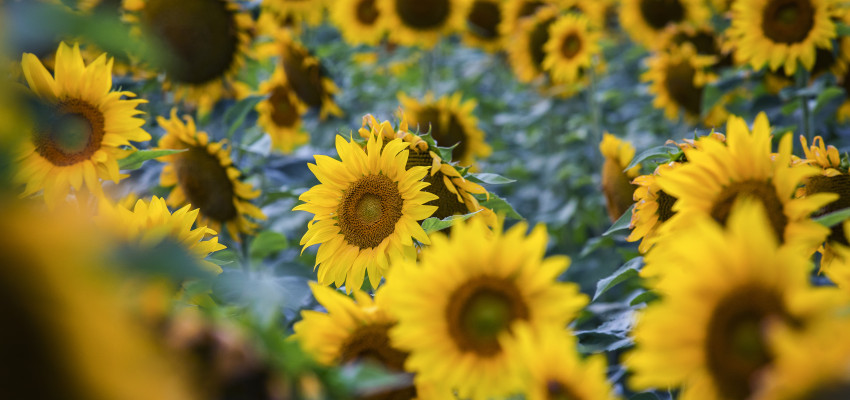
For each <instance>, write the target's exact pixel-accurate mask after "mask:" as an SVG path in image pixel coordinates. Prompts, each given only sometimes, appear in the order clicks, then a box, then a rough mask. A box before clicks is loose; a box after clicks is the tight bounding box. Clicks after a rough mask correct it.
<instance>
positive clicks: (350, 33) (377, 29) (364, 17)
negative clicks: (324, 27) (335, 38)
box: [331, 0, 387, 45]
mask: <svg viewBox="0 0 850 400" xmlns="http://www.w3.org/2000/svg"><path fill="white" fill-rule="evenodd" d="M331 20H333V22H334V24H335V25H336V26H337V28H338V29H339V31H340V33H342V37H343V38H344V39H345V40H346V41H347V42H349V43H351V44H353V45H357V44H361V43H362V44H368V45H375V44H377V43H378V42H380V41H381V39H383V37H384V35H385V34H386V32H387V28H386V18H385V17H384V16H383V15H382V14H381V12H380V10H378V0H343V1H338V2H336V4H334V8H333V9H332V10H331Z"/></svg>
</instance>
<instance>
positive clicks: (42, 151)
mask: <svg viewBox="0 0 850 400" xmlns="http://www.w3.org/2000/svg"><path fill="white" fill-rule="evenodd" d="M21 67H22V68H23V72H24V77H25V78H26V81H27V84H28V85H29V89H30V91H32V93H33V94H34V96H35V98H36V99H37V101H36V104H37V105H38V109H37V110H35V114H36V116H35V121H34V126H33V130H32V132H29V135H30V138H29V139H30V140H22V141H20V143H19V144H20V146H19V150H18V151H19V154H20V158H19V163H20V164H19V167H18V171H17V180H18V181H19V182H21V183H25V184H26V189H24V193H23V195H25V196H27V195H31V194H34V193H36V192H38V191H40V190H43V191H44V200H45V201H46V203H47V205H48V207H51V208H52V207H54V206H56V205H57V204H58V203H59V202H60V201H62V200H64V199H65V197H66V195H67V194H68V193H69V191H70V189H71V188H74V190H75V191H81V190H82V191H89V192H91V193H94V194H96V195H100V194H101V193H102V189H101V183H100V180H101V179H108V180H111V181H113V182H118V181H119V180H120V179H121V178H122V176H121V174H120V173H119V171H118V160H120V159H122V158H124V157H126V156H128V155H129V154H130V153H131V152H130V151H127V150H124V149H122V148H121V146H129V145H130V141H131V140H132V141H136V142H141V141H147V140H150V138H151V137H150V135H149V134H148V133H147V132H145V131H144V130H143V129H142V125H144V120H142V119H141V118H138V117H137V115H138V114H140V113H141V112H140V111H139V110H137V109H136V107H137V106H138V105H139V104H142V103H144V102H145V101H144V100H127V99H123V98H122V97H125V96H126V97H134V96H135V95H134V94H133V93H130V92H116V91H112V72H111V71H112V59H108V60H107V58H106V54H103V55H101V56H100V57H98V58H97V59H96V60H94V61H93V62H91V63H89V64H88V65H86V64H85V63H84V62H83V58H82V55H81V54H80V48H79V46H78V45H74V47H73V48H71V47H69V46H67V45H66V44H65V43H60V44H59V49H58V50H57V51H56V67H55V71H54V74H53V75H51V74H50V72H48V71H47V69H46V68H45V67H44V65H42V64H41V62H40V61H39V60H38V58H37V57H36V56H35V55H33V54H29V53H25V54H24V55H23V58H22V60H21Z"/></svg>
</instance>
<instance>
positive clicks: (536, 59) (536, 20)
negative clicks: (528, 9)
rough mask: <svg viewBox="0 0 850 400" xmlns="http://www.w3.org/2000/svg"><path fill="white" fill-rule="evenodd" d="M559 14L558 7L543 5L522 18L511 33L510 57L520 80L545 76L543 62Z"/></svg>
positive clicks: (508, 48) (531, 79)
mask: <svg viewBox="0 0 850 400" xmlns="http://www.w3.org/2000/svg"><path fill="white" fill-rule="evenodd" d="M558 15H559V12H558V8H557V7H555V6H553V5H550V6H547V7H543V8H541V9H539V10H537V11H536V12H535V13H534V14H533V15H532V16H529V17H527V18H523V19H522V20H520V21H519V22H518V23H517V26H516V29H515V30H514V31H512V32H511V33H510V36H509V40H508V42H507V43H508V44H507V50H508V59H509V61H510V64H511V69H513V70H514V74H515V75H516V76H517V79H518V80H519V81H520V82H531V81H534V80H536V79H541V78H543V77H544V76H545V75H544V72H545V69H544V66H543V62H544V61H545V60H546V44H547V43H548V42H549V41H550V38H551V36H550V34H549V32H550V28H551V27H552V24H554V23H555V21H556V20H557V19H558ZM556 40H557V39H556ZM568 47H569V46H568Z"/></svg>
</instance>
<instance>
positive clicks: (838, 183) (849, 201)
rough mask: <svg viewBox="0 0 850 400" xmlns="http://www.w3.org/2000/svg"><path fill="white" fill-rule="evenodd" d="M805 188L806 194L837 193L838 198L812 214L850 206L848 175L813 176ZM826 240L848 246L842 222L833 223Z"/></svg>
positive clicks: (816, 214) (820, 213)
mask: <svg viewBox="0 0 850 400" xmlns="http://www.w3.org/2000/svg"><path fill="white" fill-rule="evenodd" d="M805 190H806V195H807V196H809V195H813V194H815V193H838V200H835V201H833V202H832V203H829V204H827V205H826V206H824V207H823V208H821V209H820V210H818V211H817V212H816V213H815V215H814V216H816V217H817V216H821V215H825V214H829V213H831V212H833V211H838V210H841V209H845V208H847V207H850V175H836V176H822V175H817V176H813V177H811V178H809V180H808V181H807V182H806V186H805ZM827 241H830V242H838V243H841V244H843V245H845V246H850V241H848V240H847V236H845V234H844V224H836V225H834V226H833V227H832V233H830V235H829V238H828V239H827Z"/></svg>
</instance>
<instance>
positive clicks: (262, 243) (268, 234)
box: [250, 231, 289, 259]
mask: <svg viewBox="0 0 850 400" xmlns="http://www.w3.org/2000/svg"><path fill="white" fill-rule="evenodd" d="M287 247H289V241H288V240H286V236H283V235H282V234H280V233H277V232H272V231H262V232H260V234H259V235H257V237H255V238H254V240H252V241H251V251H250V254H251V258H253V259H263V258H266V257H268V256H270V255H272V254H274V253H277V252H278V251H281V250H284V249H286V248H287Z"/></svg>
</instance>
